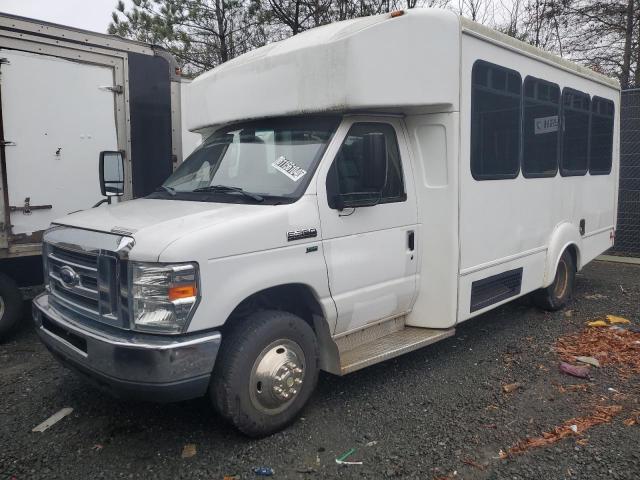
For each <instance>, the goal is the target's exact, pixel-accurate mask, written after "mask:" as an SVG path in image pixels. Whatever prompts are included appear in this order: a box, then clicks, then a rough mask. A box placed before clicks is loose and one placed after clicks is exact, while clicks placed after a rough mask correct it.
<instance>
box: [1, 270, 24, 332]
mask: <svg viewBox="0 0 640 480" xmlns="http://www.w3.org/2000/svg"><path fill="white" fill-rule="evenodd" d="M21 313H22V295H21V294H20V290H19V289H18V286H17V285H16V282H14V281H13V280H12V279H11V278H9V277H7V276H6V275H3V274H1V273H0V340H3V339H4V337H5V336H6V335H7V334H9V332H10V331H11V330H12V329H13V327H15V325H16V323H18V320H20V315H21Z"/></svg>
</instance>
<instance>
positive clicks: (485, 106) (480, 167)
mask: <svg viewBox="0 0 640 480" xmlns="http://www.w3.org/2000/svg"><path fill="white" fill-rule="evenodd" d="M521 93H522V78H521V77H520V74H519V73H518V72H516V71H515V70H510V69H507V68H504V67H500V66H498V65H494V64H491V63H487V62H485V61H482V60H478V61H477V62H475V63H474V64H473V72H472V89H471V174H472V175H473V177H474V178H475V179H476V180H489V179H498V178H515V177H517V176H518V171H519V170H520V116H521V115H520V109H521V101H520V100H521Z"/></svg>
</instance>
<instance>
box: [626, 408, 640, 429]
mask: <svg viewBox="0 0 640 480" xmlns="http://www.w3.org/2000/svg"><path fill="white" fill-rule="evenodd" d="M622 423H624V424H625V425H626V426H627V427H631V426H633V425H640V410H634V411H633V412H631V416H630V417H629V418H627V419H626V420H625V421H624V422H622Z"/></svg>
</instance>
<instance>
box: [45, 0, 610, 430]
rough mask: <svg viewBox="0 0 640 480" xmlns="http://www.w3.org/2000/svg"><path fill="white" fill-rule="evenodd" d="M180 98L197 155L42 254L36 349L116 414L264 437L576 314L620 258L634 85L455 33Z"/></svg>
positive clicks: (262, 61)
mask: <svg viewBox="0 0 640 480" xmlns="http://www.w3.org/2000/svg"><path fill="white" fill-rule="evenodd" d="M187 102H188V103H187V106H188V108H189V120H188V122H189V129H190V130H193V131H197V132H200V133H202V134H203V138H204V141H203V143H202V144H201V145H200V146H199V147H198V148H197V149H196V150H195V151H194V152H193V153H192V154H191V156H190V157H189V158H188V159H186V160H185V161H184V163H183V164H182V165H181V166H180V167H179V168H178V169H177V170H176V171H175V172H174V173H173V174H172V175H171V176H170V177H169V178H168V179H167V181H166V182H164V184H163V186H162V190H161V191H158V192H155V193H153V194H151V195H149V196H147V197H146V198H144V199H138V200H133V201H130V202H126V203H123V204H119V205H112V206H110V207H107V208H101V209H96V210H87V211H84V212H80V213H76V214H73V215H69V216H67V217H63V218H61V219H58V220H56V221H55V222H54V224H53V226H52V227H51V229H50V230H48V231H47V232H46V233H45V237H44V245H45V246H44V256H45V262H46V278H47V290H46V292H45V293H43V294H42V295H41V296H39V297H38V298H36V299H35V300H34V316H35V321H36V325H37V328H38V333H39V335H40V337H41V339H42V341H43V342H44V343H45V344H46V345H47V347H48V348H49V349H50V350H51V351H52V352H53V353H54V355H55V356H56V357H57V358H59V359H60V360H61V361H63V362H65V363H66V364H69V365H71V366H73V367H75V368H76V369H78V370H79V371H81V372H84V373H85V374H86V375H88V376H89V377H90V378H92V379H93V380H94V381H96V382H97V383H98V384H99V385H102V386H103V387H105V388H108V389H109V390H111V391H113V392H116V393H117V394H121V395H122V394H124V395H136V396H146V397H150V398H152V399H154V400H179V399H185V398H191V397H197V396H203V395H208V396H209V397H210V399H211V401H212V404H213V406H214V407H215V408H216V409H217V410H218V412H220V414H221V415H222V416H223V417H224V418H226V419H228V420H229V421H230V422H232V423H233V424H234V425H235V426H236V427H237V428H239V429H240V430H241V431H242V432H244V433H245V434H247V435H251V436H260V435H265V434H269V433H271V432H274V431H276V430H278V429H281V428H283V427H284V426H285V425H287V424H288V423H289V422H291V421H293V419H294V418H295V416H296V415H297V414H298V413H299V412H300V411H301V409H302V407H303V406H304V404H305V403H306V402H307V400H308V399H309V397H310V395H311V393H312V391H313V390H314V387H315V385H316V381H317V379H318V371H319V370H325V371H328V372H331V373H333V374H337V375H344V374H347V373H349V372H353V371H355V370H358V369H361V368H363V367H366V366H367V365H371V364H374V363H376V362H381V361H384V360H386V359H389V358H391V357H394V356H397V355H400V354H402V353H404V352H408V351H410V350H414V349H416V348H419V347H422V346H425V345H428V344H430V343H433V342H436V341H438V340H441V339H444V338H447V337H450V336H451V335H453V334H454V330H455V327H456V325H457V324H458V323H460V322H463V321H465V320H468V319H470V318H472V317H475V316H477V315H480V314H482V313H484V312H487V311H488V310H490V309H493V308H495V307H497V306H499V305H501V304H503V303H505V302H508V301H510V300H513V299H515V298H517V297H520V296H522V295H526V294H529V293H532V294H533V297H534V299H535V300H536V302H537V303H538V305H540V306H542V307H543V308H546V309H550V310H555V309H560V308H562V307H563V306H564V305H566V304H567V302H568V301H569V299H570V298H571V294H572V290H573V285H574V281H575V276H576V272H577V271H578V270H580V269H581V268H582V267H583V266H584V265H585V264H587V263H588V262H590V261H591V260H593V259H594V258H595V257H596V256H597V255H598V254H600V253H601V252H603V251H604V250H606V249H607V248H609V247H610V246H611V245H612V244H613V237H614V232H615V222H616V195H617V184H618V182H617V179H618V163H619V162H618V157H619V151H618V143H619V142H618V136H619V120H618V118H619V117H618V112H619V85H618V83H617V82H616V81H615V80H611V79H609V78H607V77H605V76H603V75H600V74H597V73H594V72H592V71H590V70H587V69H585V68H582V67H580V66H577V65H575V64H573V63H570V62H567V61H565V60H563V59H560V58H557V57H555V56H553V55H550V54H548V53H545V52H543V51H541V50H538V49H536V48H533V47H531V46H530V45H527V44H524V43H522V42H519V41H517V40H514V39H512V38H509V37H507V36H505V35H502V34H500V33H497V32H495V31H492V30H490V29H487V28H484V27H482V26H480V25H477V24H475V23H473V22H470V21H468V20H465V19H463V18H460V17H458V16H456V15H454V14H452V13H448V12H445V11H441V10H431V9H425V10H421V9H416V10H410V11H408V12H394V13H392V14H386V15H379V16H374V17H368V18H361V19H357V20H349V21H345V22H340V23H335V24H332V25H327V26H323V27H320V28H316V29H313V30H310V31H308V32H305V33H302V34H300V35H296V36H295V37H293V38H290V39H288V40H285V41H282V42H279V43H274V44H270V45H267V46H265V47H263V48H260V49H258V50H256V51H254V52H251V53H248V54H246V55H243V56H241V57H239V58H236V59H234V60H231V61H229V62H227V63H225V64H223V65H221V66H220V67H217V68H215V69H213V70H212V71H210V72H208V73H205V74H203V75H202V76H200V77H199V78H197V79H195V80H194V81H193V83H192V84H191V85H190V92H189V95H188V97H187ZM119 161H120V160H119V159H118V158H117V156H114V157H113V158H110V159H109V162H113V166H115V167H111V168H118V167H117V165H119ZM434 388H437V385H436V386H434Z"/></svg>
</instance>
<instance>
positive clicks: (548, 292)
mask: <svg viewBox="0 0 640 480" xmlns="http://www.w3.org/2000/svg"><path fill="white" fill-rule="evenodd" d="M575 281H576V265H575V262H574V261H573V256H572V255H571V252H569V250H565V251H564V252H563V253H562V256H561V257H560V261H559V262H558V266H557V268H556V276H555V278H554V279H553V283H552V284H551V285H549V286H548V287H547V288H541V289H540V290H537V291H535V292H534V293H533V301H534V303H535V304H536V305H537V306H538V307H540V308H542V309H544V310H551V311H555V310H560V309H561V308H564V307H565V305H566V304H567V303H568V302H569V300H570V299H571V296H572V295H573V286H574V284H575Z"/></svg>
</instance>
